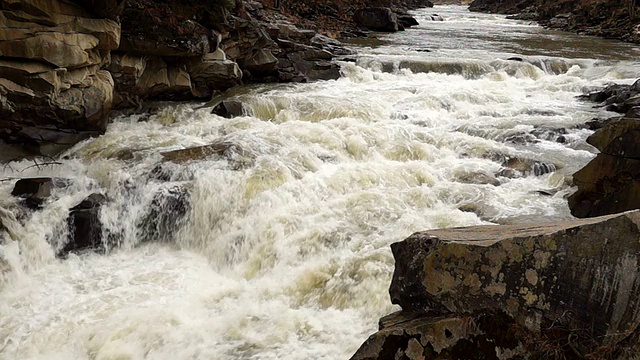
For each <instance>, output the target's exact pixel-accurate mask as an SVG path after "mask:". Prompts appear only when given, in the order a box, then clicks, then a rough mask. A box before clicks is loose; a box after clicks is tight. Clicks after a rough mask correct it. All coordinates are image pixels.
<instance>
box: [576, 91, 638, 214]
mask: <svg viewBox="0 0 640 360" xmlns="http://www.w3.org/2000/svg"><path fill="white" fill-rule="evenodd" d="M585 98H587V99H589V100H592V101H596V102H598V103H600V104H599V106H606V107H607V109H608V110H611V111H617V112H619V113H621V114H623V116H620V117H614V118H611V119H607V120H605V121H604V122H602V123H594V124H592V125H596V126H597V127H598V129H597V131H596V132H595V133H594V134H593V135H591V136H590V137H589V138H588V139H587V142H588V143H589V144H591V145H593V146H594V147H595V148H596V149H598V150H599V151H600V153H599V154H598V155H597V156H596V158H595V159H593V160H592V161H591V162H589V164H587V166H585V167H584V168H582V169H580V170H579V171H578V172H576V173H575V174H574V176H573V178H574V183H575V185H576V186H577V188H578V189H577V191H576V192H575V193H574V194H573V195H571V197H569V207H570V208H571V213H572V214H573V215H574V216H577V217H593V216H600V215H606V214H614V213H618V212H622V211H628V210H634V209H640V191H639V189H640V152H639V151H638V149H640V136H638V134H639V133H640V81H637V82H636V83H635V84H633V85H630V86H627V85H612V86H609V87H607V88H605V89H603V90H602V91H598V92H594V93H591V94H589V95H586V96H585Z"/></svg>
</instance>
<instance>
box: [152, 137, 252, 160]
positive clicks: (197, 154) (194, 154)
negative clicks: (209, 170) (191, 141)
mask: <svg viewBox="0 0 640 360" xmlns="http://www.w3.org/2000/svg"><path fill="white" fill-rule="evenodd" d="M241 152H242V150H241V149H240V148H239V147H238V146H237V145H235V144H232V143H229V142H219V143H214V144H211V145H204V146H197V147H192V148H187V149H181V150H173V151H168V152H163V153H162V157H163V159H164V160H165V161H170V162H173V163H176V164H184V163H187V162H190V161H195V160H204V159H207V158H209V157H218V158H220V157H230V156H231V155H232V154H233V153H241Z"/></svg>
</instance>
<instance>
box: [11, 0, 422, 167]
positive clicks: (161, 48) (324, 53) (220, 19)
mask: <svg viewBox="0 0 640 360" xmlns="http://www.w3.org/2000/svg"><path fill="white" fill-rule="evenodd" d="M275 5H279V6H277V7H276V6H275ZM280 5H281V6H280ZM371 6H373V7H376V8H381V9H384V11H385V13H386V14H387V15H389V17H390V19H391V20H393V21H392V24H391V26H392V27H393V29H395V28H398V29H400V28H403V27H406V26H412V25H415V23H416V22H415V19H413V18H411V17H410V16H408V15H407V14H406V11H407V9H408V8H415V7H421V6H433V4H431V3H430V2H429V1H428V0H376V1H374V2H366V1H364V0H358V1H351V2H347V1H343V0H330V1H312V2H284V3H283V4H280V2H278V4H276V3H274V2H273V1H269V0H266V1H259V2H258V1H251V0H238V1H234V2H224V1H204V2H203V1H196V0H186V1H180V2H178V1H175V0H153V1H152V0H127V1H125V0H90V1H79V0H51V1H44V0H0V26H1V27H0V141H2V143H3V144H2V145H4V144H16V145H17V146H19V147H21V148H22V149H21V150H20V151H12V152H11V154H10V155H5V156H4V157H2V160H3V161H10V160H12V158H8V156H13V155H14V153H15V154H19V155H20V156H43V155H44V156H54V155H55V154H57V153H59V152H60V151H61V150H63V149H64V148H66V147H69V146H71V145H73V144H75V143H77V142H78V141H80V140H83V139H85V138H87V137H88V136H95V135H99V134H101V133H103V132H104V131H105V130H106V126H107V122H108V116H109V112H110V110H111V109H112V108H118V109H141V108H142V104H143V102H144V101H147V100H174V101H182V100H194V99H210V98H211V97H212V96H213V95H217V94H219V93H221V92H223V91H225V90H227V89H229V88H231V87H234V86H236V85H239V84H247V83H255V82H307V81H314V80H331V79H337V78H339V77H340V68H339V66H338V64H336V62H335V61H334V59H335V57H336V56H339V55H346V54H349V53H350V51H349V50H347V49H346V48H345V47H344V46H342V45H341V44H340V43H339V42H338V41H336V40H335V39H334V38H332V37H331V36H337V35H340V34H344V35H354V34H355V33H359V34H361V32H360V31H359V30H358V29H357V28H356V25H355V23H354V22H353V14H354V12H356V10H358V9H362V8H365V7H371ZM396 14H400V15H401V17H400V18H398V17H397V15H396ZM304 18H307V19H309V20H304ZM335 26H339V27H341V29H343V30H344V31H334V30H335V29H336V27H335ZM345 29H346V30H345ZM320 33H323V34H326V35H330V36H325V35H321V34H320Z"/></svg>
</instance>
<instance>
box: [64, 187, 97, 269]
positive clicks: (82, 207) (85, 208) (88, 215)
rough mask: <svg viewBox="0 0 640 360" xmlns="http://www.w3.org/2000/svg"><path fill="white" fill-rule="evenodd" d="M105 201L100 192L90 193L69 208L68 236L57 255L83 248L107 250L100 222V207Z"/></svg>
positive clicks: (82, 249)
mask: <svg viewBox="0 0 640 360" xmlns="http://www.w3.org/2000/svg"><path fill="white" fill-rule="evenodd" d="M106 201H107V199H106V197H105V196H104V195H102V194H91V195H89V196H88V197H87V198H86V199H84V200H82V202H80V204H78V205H76V206H74V207H72V208H71V209H70V210H69V218H68V220H67V223H68V226H69V238H68V242H67V243H66V244H65V245H64V246H63V247H62V249H61V250H60V251H59V252H58V256H62V257H64V256H66V255H67V254H68V253H70V252H78V251H84V250H96V251H105V250H107V249H106V247H105V242H104V237H103V235H102V223H101V222H100V209H101V207H102V205H103V204H105V203H106Z"/></svg>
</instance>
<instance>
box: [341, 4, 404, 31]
mask: <svg viewBox="0 0 640 360" xmlns="http://www.w3.org/2000/svg"><path fill="white" fill-rule="evenodd" d="M353 19H354V21H355V23H356V24H357V25H358V26H360V27H363V28H365V29H369V30H373V31H382V32H396V31H398V30H404V27H403V26H401V24H400V21H399V20H398V16H397V15H396V14H395V13H394V12H393V11H391V9H389V8H384V7H379V8H364V9H360V10H358V11H356V13H355V14H354V15H353Z"/></svg>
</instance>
